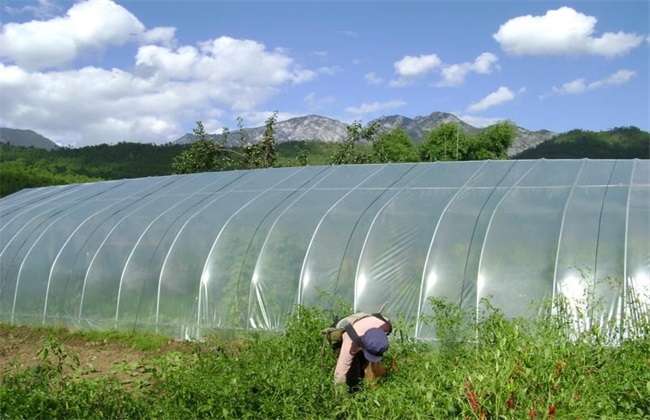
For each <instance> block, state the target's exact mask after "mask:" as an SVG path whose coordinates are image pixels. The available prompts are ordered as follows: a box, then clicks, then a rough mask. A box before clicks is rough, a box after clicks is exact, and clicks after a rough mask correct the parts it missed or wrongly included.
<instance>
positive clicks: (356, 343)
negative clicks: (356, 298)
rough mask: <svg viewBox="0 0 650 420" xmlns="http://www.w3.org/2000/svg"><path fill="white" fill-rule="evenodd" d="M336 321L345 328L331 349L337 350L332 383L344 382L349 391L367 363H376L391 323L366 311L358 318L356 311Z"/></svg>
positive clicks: (361, 374) (378, 360)
mask: <svg viewBox="0 0 650 420" xmlns="http://www.w3.org/2000/svg"><path fill="white" fill-rule="evenodd" d="M355 318H357V319H355ZM350 320H351V321H352V322H350ZM338 325H339V326H341V327H343V328H344V329H345V331H344V332H343V334H342V340H341V344H340V348H338V346H336V347H334V351H335V352H337V353H338V360H337V362H336V369H335V370H334V383H335V384H337V385H339V384H344V383H345V384H347V385H348V387H349V390H350V391H351V392H353V391H355V390H356V388H357V387H358V385H359V383H360V382H361V379H363V377H364V375H365V368H366V367H367V366H368V364H369V363H379V362H380V361H381V359H382V357H383V354H384V352H385V351H386V350H388V337H387V335H388V334H390V332H391V330H392V325H391V323H390V321H389V320H387V319H386V318H384V317H383V316H381V315H380V314H372V315H369V314H368V315H365V316H363V317H361V318H360V319H359V317H358V315H357V314H355V315H350V316H349V317H347V318H344V319H343V320H341V321H340V322H339V324H338Z"/></svg>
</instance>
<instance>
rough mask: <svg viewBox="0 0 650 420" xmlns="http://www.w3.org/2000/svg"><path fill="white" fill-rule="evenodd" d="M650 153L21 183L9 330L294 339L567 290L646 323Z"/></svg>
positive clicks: (600, 315) (12, 217) (520, 306)
mask: <svg viewBox="0 0 650 420" xmlns="http://www.w3.org/2000/svg"><path fill="white" fill-rule="evenodd" d="M649 238H650V161H649V160H638V159H635V160H589V159H581V160H544V159H542V160H505V161H471V162H435V163H409V164H373V165H341V166H305V167H292V168H269V169H256V170H239V171H228V172H210V173H201V174H192V175H172V176H162V177H150V178H141V179H125V180H118V181H105V182H97V183H88V184H75V185H63V186H53V187H43V188H34V189H27V190H23V191H20V192H18V193H15V194H12V195H10V196H7V197H5V198H3V199H1V200H0V269H1V277H0V322H5V323H11V324H15V325H47V326H62V327H68V328H81V329H99V330H108V329H118V330H135V331H152V332H157V333H161V334H168V335H171V336H174V337H177V338H201V337H202V336H204V335H205V334H206V332H207V331H213V330H272V331H278V330H282V329H283V328H284V326H285V325H286V324H287V322H288V319H289V315H290V314H291V312H292V310H293V308H295V307H296V305H297V304H304V305H316V306H326V305H331V304H332V301H333V298H336V299H340V300H342V301H343V302H345V303H346V304H349V305H350V306H351V307H353V308H354V309H355V310H359V311H369V312H372V311H377V310H378V309H379V308H380V307H382V306H383V305H385V306H386V313H387V314H388V315H389V316H393V315H395V316H397V315H398V314H402V315H403V316H405V317H406V318H407V319H410V320H412V321H413V322H414V323H415V329H414V333H413V335H414V337H415V338H418V339H425V340H426V339H434V338H435V331H434V330H433V329H432V327H430V326H429V325H428V324H426V323H423V322H420V321H419V319H420V318H421V317H422V316H425V315H427V313H429V312H430V310H431V309H430V305H429V304H428V300H429V298H430V297H440V298H445V299H449V300H450V301H451V302H454V303H457V304H458V306H459V307H460V308H463V309H468V308H475V307H477V306H478V304H479V302H480V301H481V299H483V298H489V299H490V302H491V303H492V304H493V305H494V306H495V307H498V308H500V309H501V310H502V311H503V312H504V314H505V315H507V316H509V317H516V316H536V315H537V312H536V309H535V308H536V306H535V305H531V302H541V301H542V300H544V299H547V298H552V297H554V296H558V295H560V294H561V295H563V296H566V297H567V298H568V299H569V301H571V302H574V303H575V304H576V305H578V304H579V302H581V300H582V299H583V298H584V296H586V295H588V294H591V295H593V296H595V297H596V298H597V299H598V301H599V302H600V303H601V307H600V310H598V311H595V312H593V313H591V318H590V319H589V320H588V322H591V323H599V324H601V325H605V324H607V323H611V322H614V323H616V322H619V320H621V321H620V322H622V320H623V319H624V318H625V317H640V316H641V317H647V316H648V308H649V305H650V240H649Z"/></svg>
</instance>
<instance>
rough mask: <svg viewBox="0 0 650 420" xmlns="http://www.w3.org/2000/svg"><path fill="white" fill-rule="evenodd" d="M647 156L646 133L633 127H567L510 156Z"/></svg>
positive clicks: (649, 154)
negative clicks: (599, 128) (563, 130)
mask: <svg viewBox="0 0 650 420" xmlns="http://www.w3.org/2000/svg"><path fill="white" fill-rule="evenodd" d="M540 158H546V159H582V158H589V159H634V158H638V159H650V133H649V132H647V131H643V130H641V129H639V128H637V127H617V128H614V129H612V130H607V131H598V132H596V131H586V130H571V131H569V132H566V133H563V134H560V135H558V136H555V137H553V138H552V139H550V140H547V141H545V142H543V143H541V144H538V145H537V146H536V147H533V148H530V149H527V150H524V151H523V152H521V153H519V154H518V155H516V156H514V159H540Z"/></svg>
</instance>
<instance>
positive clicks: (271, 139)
mask: <svg viewBox="0 0 650 420" xmlns="http://www.w3.org/2000/svg"><path fill="white" fill-rule="evenodd" d="M277 121H278V113H277V111H276V112H274V113H273V114H272V115H271V116H270V117H269V118H267V119H266V122H265V124H264V126H265V129H264V134H263V135H262V140H260V141H259V142H258V143H254V144H247V145H245V146H244V147H243V154H244V160H243V163H244V167H245V168H246V169H257V168H271V167H274V166H276V164H277V158H278V157H277V153H278V152H277V147H276V144H275V124H276V123H277ZM240 132H241V127H240Z"/></svg>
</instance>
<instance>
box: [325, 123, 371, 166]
mask: <svg viewBox="0 0 650 420" xmlns="http://www.w3.org/2000/svg"><path fill="white" fill-rule="evenodd" d="M379 127H380V121H379V120H375V121H373V122H372V123H370V124H368V125H366V126H365V127H363V126H362V125H361V122H360V121H354V123H352V125H348V126H347V127H346V129H347V131H348V138H347V139H345V140H343V141H342V142H341V143H339V144H338V147H337V149H336V151H335V152H334V154H333V155H332V156H330V161H331V163H332V165H345V164H351V163H369V162H370V161H371V157H370V156H369V155H368V154H366V153H363V152H361V151H359V150H358V147H357V145H358V144H359V143H361V142H370V143H371V142H372V140H373V138H374V137H375V135H376V134H377V132H378V131H379Z"/></svg>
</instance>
